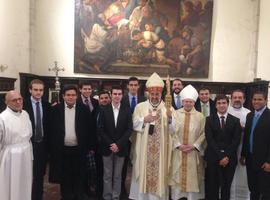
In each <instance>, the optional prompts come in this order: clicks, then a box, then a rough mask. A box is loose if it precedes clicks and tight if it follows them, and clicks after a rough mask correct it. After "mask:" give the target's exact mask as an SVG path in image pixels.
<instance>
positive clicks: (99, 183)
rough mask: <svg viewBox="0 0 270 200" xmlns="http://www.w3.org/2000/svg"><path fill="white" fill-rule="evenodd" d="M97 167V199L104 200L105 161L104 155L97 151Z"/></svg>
mask: <svg viewBox="0 0 270 200" xmlns="http://www.w3.org/2000/svg"><path fill="white" fill-rule="evenodd" d="M95 160H96V167H97V180H96V184H97V188H96V189H97V190H96V193H97V199H102V194H103V160H102V155H101V154H100V153H99V152H98V151H97V152H96V154H95Z"/></svg>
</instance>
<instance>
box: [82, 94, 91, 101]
mask: <svg viewBox="0 0 270 200" xmlns="http://www.w3.org/2000/svg"><path fill="white" fill-rule="evenodd" d="M81 97H82V100H83V102H85V100H86V99H88V101H90V97H85V96H83V95H81Z"/></svg>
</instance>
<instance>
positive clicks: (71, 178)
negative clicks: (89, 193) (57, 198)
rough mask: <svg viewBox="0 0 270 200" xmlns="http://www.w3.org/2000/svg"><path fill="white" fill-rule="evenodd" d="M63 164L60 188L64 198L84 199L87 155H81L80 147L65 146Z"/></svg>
mask: <svg viewBox="0 0 270 200" xmlns="http://www.w3.org/2000/svg"><path fill="white" fill-rule="evenodd" d="M62 159H63V160H62V161H63V166H62V178H61V182H60V189H61V195H62V200H83V199H85V198H86V195H85V193H84V191H83V183H82V181H83V177H84V176H85V174H86V166H85V165H86V162H85V155H81V154H80V152H79V149H78V147H64V151H63V157H62Z"/></svg>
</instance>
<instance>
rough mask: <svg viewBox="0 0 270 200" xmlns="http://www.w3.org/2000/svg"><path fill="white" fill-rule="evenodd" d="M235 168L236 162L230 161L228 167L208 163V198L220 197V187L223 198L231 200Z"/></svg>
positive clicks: (214, 199) (206, 173)
mask: <svg viewBox="0 0 270 200" xmlns="http://www.w3.org/2000/svg"><path fill="white" fill-rule="evenodd" d="M235 168H236V163H228V165H227V166H226V167H222V166H220V165H218V164H217V163H210V162H208V163H207V167H206V169H205V170H206V171H205V179H206V181H205V182H206V186H205V188H206V197H207V200H217V199H219V188H221V200H230V190H231V184H232V180H233V176H234V172H235Z"/></svg>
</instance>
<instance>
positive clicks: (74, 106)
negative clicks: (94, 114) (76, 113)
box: [65, 102, 76, 109]
mask: <svg viewBox="0 0 270 200" xmlns="http://www.w3.org/2000/svg"><path fill="white" fill-rule="evenodd" d="M65 108H69V107H68V105H67V103H66V102H65ZM73 108H76V103H75V104H74V105H73V106H72V108H69V109H73Z"/></svg>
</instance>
